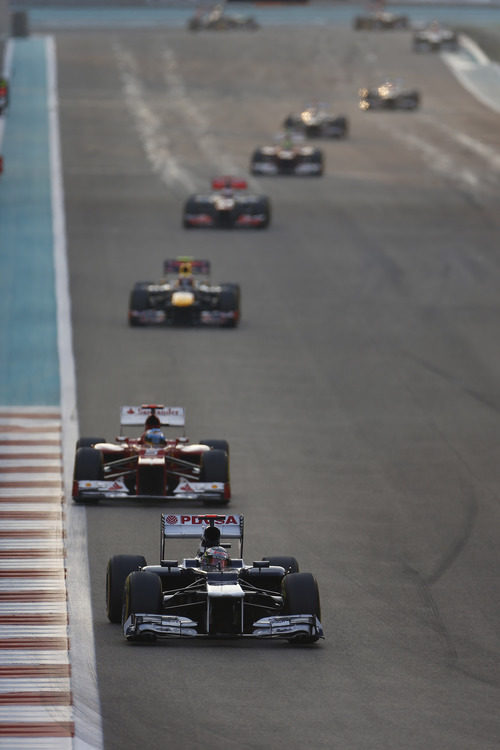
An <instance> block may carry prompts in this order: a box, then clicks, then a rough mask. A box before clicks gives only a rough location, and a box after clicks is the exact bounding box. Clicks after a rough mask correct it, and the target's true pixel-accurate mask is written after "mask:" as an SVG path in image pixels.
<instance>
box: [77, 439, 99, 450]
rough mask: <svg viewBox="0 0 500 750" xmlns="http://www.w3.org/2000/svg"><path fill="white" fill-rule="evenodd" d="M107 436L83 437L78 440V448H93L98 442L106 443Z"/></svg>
mask: <svg viewBox="0 0 500 750" xmlns="http://www.w3.org/2000/svg"><path fill="white" fill-rule="evenodd" d="M105 442H106V438H103V437H83V438H80V439H79V440H77V441H76V450H78V448H92V446H93V445H95V444H96V443H105Z"/></svg>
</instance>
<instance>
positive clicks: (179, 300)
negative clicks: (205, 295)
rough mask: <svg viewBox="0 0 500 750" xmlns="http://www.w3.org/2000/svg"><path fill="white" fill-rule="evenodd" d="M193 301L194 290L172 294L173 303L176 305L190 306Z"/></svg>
mask: <svg viewBox="0 0 500 750" xmlns="http://www.w3.org/2000/svg"><path fill="white" fill-rule="evenodd" d="M193 303H194V294H193V292H174V293H173V294H172V304H173V306H174V307H190V306H191V305H192V304H193Z"/></svg>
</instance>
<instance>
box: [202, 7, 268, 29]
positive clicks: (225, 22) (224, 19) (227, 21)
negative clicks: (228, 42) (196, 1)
mask: <svg viewBox="0 0 500 750" xmlns="http://www.w3.org/2000/svg"><path fill="white" fill-rule="evenodd" d="M258 28H260V27H259V24H258V23H257V21H256V20H255V18H253V17H252V16H242V15H240V14H236V15H228V14H227V13H224V3H218V4H217V5H215V6H214V7H213V8H212V9H211V10H208V11H204V10H203V9H199V10H198V11H197V12H196V14H195V15H194V16H193V17H192V18H190V19H189V21H188V29H189V31H202V30H204V29H208V30H211V31H232V30H235V29H243V30H246V31H255V30H256V29H258Z"/></svg>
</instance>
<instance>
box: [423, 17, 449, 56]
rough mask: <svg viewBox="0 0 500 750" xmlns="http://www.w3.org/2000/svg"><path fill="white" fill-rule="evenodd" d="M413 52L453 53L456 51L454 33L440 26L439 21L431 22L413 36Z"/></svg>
mask: <svg viewBox="0 0 500 750" xmlns="http://www.w3.org/2000/svg"><path fill="white" fill-rule="evenodd" d="M413 49H414V51H415V52H455V51H456V50H457V49H458V34H457V32H456V31H452V30H451V29H447V28H445V27H444V26H441V24H440V23H439V21H432V22H431V23H429V24H428V25H427V26H424V28H422V29H418V30H417V31H415V33H414V34H413Z"/></svg>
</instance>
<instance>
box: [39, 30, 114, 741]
mask: <svg viewBox="0 0 500 750" xmlns="http://www.w3.org/2000/svg"><path fill="white" fill-rule="evenodd" d="M46 59H47V82H48V116H49V139H50V171H51V185H52V196H51V197H52V222H53V235H54V266H55V278H56V299H57V321H58V325H57V345H58V352H59V373H60V389H61V416H62V424H63V461H64V469H63V476H64V487H65V493H64V494H65V498H66V500H65V507H66V534H67V567H68V611H69V636H70V642H71V650H70V661H71V666H72V670H71V671H72V677H71V684H72V692H73V710H74V722H75V737H74V742H73V747H74V748H75V750H84V749H87V750H90V749H92V750H102V748H103V737H102V722H101V711H100V702H99V693H98V689H97V681H96V664H95V648H94V635H93V626H92V617H91V612H92V605H91V601H90V575H89V564H88V554H87V520H86V515H85V509H84V508H79V507H76V506H75V505H74V504H73V503H72V501H71V500H68V498H70V497H71V482H72V475H71V466H72V463H73V450H74V445H75V441H76V439H77V437H78V412H77V405H76V378H75V360H74V355H73V341H72V332H71V301H70V293H69V273H68V261H67V254H66V225H65V216H64V201H63V194H64V186H63V178H62V162H61V144H60V133H59V109H58V95H57V57H56V45H55V40H54V37H52V36H48V37H46Z"/></svg>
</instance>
